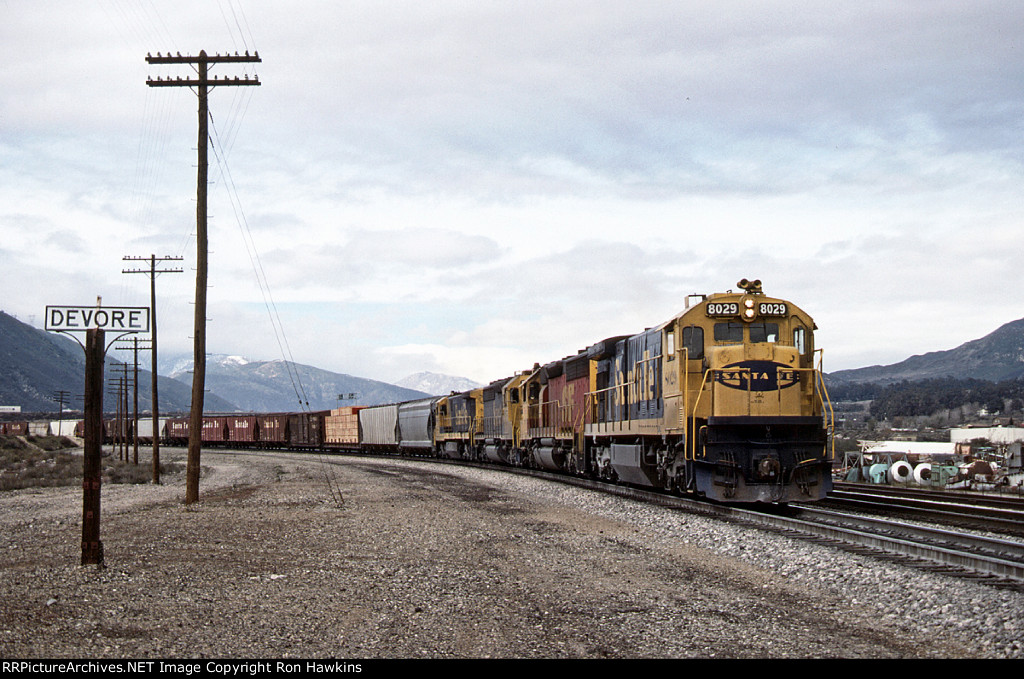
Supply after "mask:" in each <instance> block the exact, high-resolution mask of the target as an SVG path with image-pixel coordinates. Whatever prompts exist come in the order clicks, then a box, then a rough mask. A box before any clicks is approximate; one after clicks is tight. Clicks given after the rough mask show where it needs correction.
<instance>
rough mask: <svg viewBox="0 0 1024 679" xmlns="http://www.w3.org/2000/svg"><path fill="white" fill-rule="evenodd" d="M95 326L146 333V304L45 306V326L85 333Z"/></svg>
mask: <svg viewBox="0 0 1024 679" xmlns="http://www.w3.org/2000/svg"><path fill="white" fill-rule="evenodd" d="M93 328H98V329H100V330H109V331H111V332H149V307H108V306H101V307H96V306H92V307H78V306H48V307H46V329H47V330H51V331H53V332H84V331H86V330H91V329H93Z"/></svg>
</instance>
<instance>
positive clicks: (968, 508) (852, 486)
mask: <svg viewBox="0 0 1024 679" xmlns="http://www.w3.org/2000/svg"><path fill="white" fill-rule="evenodd" d="M800 506H802V507H808V505H800ZM815 507H830V508H837V509H853V510H858V511H864V512H867V513H872V514H881V515H885V516H892V515H898V516H902V517H907V518H918V519H922V520H925V521H934V522H939V523H941V524H943V525H945V526H951V525H955V526H958V527H961V528H965V529H973V530H982V531H992V532H995V533H1001V534H1004V535H1015V536H1022V537H1024V500H1022V499H1018V498H1008V497H999V496H990V495H981V494H978V493H966V492H957V491H929V490H923V489H915V488H900V487H893V486H873V485H867V484H859V483H837V484H836V485H835V488H833V490H832V492H831V493H829V496H828V498H826V499H825V500H824V501H822V502H820V503H817V504H816V505H815Z"/></svg>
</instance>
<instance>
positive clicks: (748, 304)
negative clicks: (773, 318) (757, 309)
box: [743, 299, 754, 309]
mask: <svg viewBox="0 0 1024 679" xmlns="http://www.w3.org/2000/svg"><path fill="white" fill-rule="evenodd" d="M743 306H745V307H747V308H748V309H753V308H754V300H752V299H745V300H743Z"/></svg>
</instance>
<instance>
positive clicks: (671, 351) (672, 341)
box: [665, 330, 676, 361]
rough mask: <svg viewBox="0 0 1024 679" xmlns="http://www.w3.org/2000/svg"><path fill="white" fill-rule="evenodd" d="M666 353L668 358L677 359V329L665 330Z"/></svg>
mask: <svg viewBox="0 0 1024 679" xmlns="http://www.w3.org/2000/svg"><path fill="white" fill-rule="evenodd" d="M665 354H666V356H668V360H670V361H674V360H675V359H676V332H675V330H666V331H665Z"/></svg>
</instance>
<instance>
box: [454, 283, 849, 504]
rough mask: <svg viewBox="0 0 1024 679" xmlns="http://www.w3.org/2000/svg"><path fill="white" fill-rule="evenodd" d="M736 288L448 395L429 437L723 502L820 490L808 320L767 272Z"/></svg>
mask: <svg viewBox="0 0 1024 679" xmlns="http://www.w3.org/2000/svg"><path fill="white" fill-rule="evenodd" d="M739 287H740V291H739V292H727V293H720V294H712V295H696V296H691V297H690V298H689V299H688V302H690V301H693V300H694V299H696V300H697V301H696V302H695V303H694V304H692V305H690V304H688V305H687V308H686V310H684V311H683V312H682V313H680V314H678V315H677V316H676V317H674V318H672V319H671V320H669V321H668V322H666V323H663V324H662V325H659V326H657V327H654V328H650V329H647V330H645V331H644V332H642V333H639V334H636V335H632V336H620V337H612V338H608V339H606V340H604V341H602V342H598V343H596V344H594V345H592V346H590V347H588V348H587V349H584V350H582V351H580V352H579V353H578V354H576V355H575V356H569V357H567V358H564V359H561V360H559V361H554V362H552V363H548V364H546V365H543V366H541V365H535V366H534V369H533V370H530V371H525V372H523V373H520V374H518V375H516V376H514V377H512V378H507V379H504V380H499V381H497V382H494V383H492V384H491V385H489V386H488V387H485V388H483V389H478V390H474V391H473V392H466V393H465V394H452V395H451V396H449V397H444V398H442V399H440V400H439V401H438V402H437V407H438V408H439V412H441V411H443V412H444V416H443V417H439V418H438V426H437V427H436V429H435V432H434V438H435V450H436V451H437V452H438V454H441V455H445V456H451V457H455V456H468V457H474V458H479V459H490V460H492V461H495V462H504V463H511V464H517V465H524V466H531V467H538V468H544V469H551V470H559V471H565V472H569V473H575V474H584V475H589V476H595V477H600V478H606V479H613V480H619V481H622V482H624V483H630V484H635V485H642V486H651V487H656V488H664V489H666V490H671V491H677V492H684V491H688V492H695V493H698V494H701V495H705V496H707V497H709V498H712V499H715V500H720V501H723V502H790V501H799V500H818V499H821V498H823V497H825V495H826V494H827V493H828V491H829V490H830V489H831V486H832V481H831V479H832V477H831V465H832V459H833V454H832V452H831V450H830V436H829V432H830V430H831V409H830V406H829V402H828V397H827V394H826V393H825V389H824V384H823V382H822V379H821V372H820V360H819V364H818V367H816V366H815V355H816V352H815V349H814V330H815V329H816V326H815V325H814V321H813V320H812V319H811V317H810V316H808V315H807V314H806V313H805V312H803V311H802V310H801V309H799V308H798V307H796V306H795V305H794V304H792V303H791V302H788V301H785V300H781V299H776V298H772V297H768V296H766V295H765V294H764V292H763V291H762V289H761V283H760V281H753V282H751V281H747V280H746V279H744V280H742V281H740V283H739ZM456 412H457V413H458V417H456V416H455V413H456ZM456 420H457V422H458V424H457V426H453V422H455V421H456Z"/></svg>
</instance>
